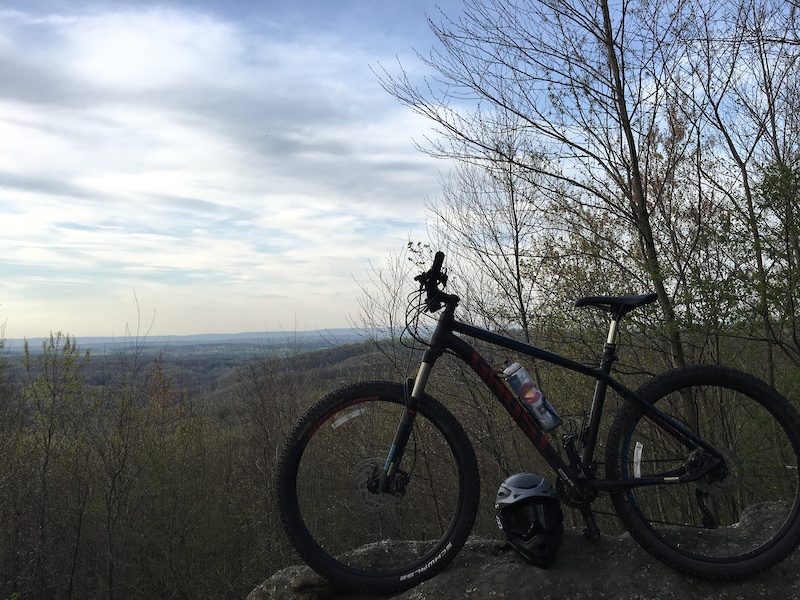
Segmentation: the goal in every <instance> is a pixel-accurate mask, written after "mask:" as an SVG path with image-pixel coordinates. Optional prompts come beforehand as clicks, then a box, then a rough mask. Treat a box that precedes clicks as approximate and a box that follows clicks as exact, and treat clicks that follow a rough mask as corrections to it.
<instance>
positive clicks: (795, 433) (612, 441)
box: [606, 365, 800, 579]
mask: <svg viewBox="0 0 800 600" xmlns="http://www.w3.org/2000/svg"><path fill="white" fill-rule="evenodd" d="M638 393H639V394H640V395H641V396H642V397H643V398H644V399H645V400H647V401H648V402H650V403H652V404H654V405H655V406H656V408H658V409H659V410H661V411H662V412H664V413H666V414H667V415H669V416H670V417H671V418H672V419H673V420H674V421H677V422H678V423H680V424H681V425H682V426H683V427H685V428H686V429H688V430H689V431H691V432H693V433H694V434H696V435H697V436H699V437H700V438H701V439H702V440H704V441H705V442H706V443H708V444H710V445H711V446H712V447H713V449H714V451H713V452H709V451H708V450H703V449H699V448H692V447H689V445H687V444H686V443H681V442H679V441H678V440H677V439H676V437H675V436H674V435H672V434H671V433H670V427H669V425H668V424H666V423H664V422H658V421H659V420H658V419H654V418H650V417H648V415H647V414H646V412H645V410H644V409H643V407H642V405H641V404H640V403H638V402H635V401H632V400H629V401H628V402H627V403H626V404H625V405H624V406H623V408H622V409H621V410H620V412H619V413H618V414H617V417H616V419H615V421H614V423H613V425H612V428H611V430H610V433H609V439H608V444H607V448H606V470H607V476H608V478H609V479H637V478H646V477H648V476H653V475H666V476H669V477H678V476H680V475H681V474H685V473H692V472H695V473H699V472H701V470H702V468H703V465H704V464H705V465H710V464H712V463H711V462H705V461H718V458H719V457H720V456H721V457H722V459H723V461H722V462H715V463H714V464H718V465H719V466H717V467H715V468H713V469H711V470H710V471H708V472H707V473H706V474H705V475H704V476H703V477H702V478H700V479H698V480H696V481H694V482H691V483H683V484H676V483H673V484H664V485H656V486H644V487H634V488H632V489H629V490H626V491H620V492H616V493H614V494H612V500H613V503H614V507H615V509H616V511H617V514H618V515H619V517H620V519H621V521H622V523H623V524H624V525H625V527H626V528H627V529H628V531H629V532H630V533H631V535H632V536H633V537H634V539H636V540H637V542H639V544H640V545H641V546H642V547H643V548H644V549H646V550H647V551H648V552H650V553H651V554H652V555H653V556H655V557H656V558H658V559H659V560H661V561H662V562H664V563H666V564H667V565H669V566H671V567H673V568H675V569H678V570H680V571H683V572H685V573H689V574H692V575H696V576H700V577H705V578H711V579H739V578H743V577H747V576H749V575H752V574H754V573H757V572H759V571H762V570H764V569H767V568H769V567H771V566H773V565H775V564H777V563H778V562H780V561H781V560H783V559H784V558H785V557H786V556H788V555H789V554H790V553H791V552H792V551H793V550H794V549H795V548H796V547H797V545H798V542H799V541H800V518H799V514H800V487H798V470H797V469H798V460H799V459H798V456H799V455H800V419H799V418H798V415H797V412H796V411H795V410H794V408H793V407H792V406H791V405H790V404H789V402H788V401H787V400H786V399H785V398H784V397H783V396H781V395H780V394H779V393H778V392H777V391H776V390H775V389H774V388H771V387H769V386H767V385H766V384H765V383H763V382H762V381H760V380H759V379H756V378H755V377H753V376H751V375H748V374H745V373H742V372H740V371H735V370H732V369H727V368H724V367H716V366H710V365H703V366H693V367H685V368H681V369H676V370H674V371H670V372H668V373H665V374H664V375H661V376H658V377H656V378H654V379H652V380H651V381H649V382H648V383H646V384H644V385H643V386H642V387H641V388H640V389H639V390H638ZM715 455H716V457H715Z"/></svg>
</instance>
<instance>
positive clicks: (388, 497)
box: [353, 457, 402, 512]
mask: <svg viewBox="0 0 800 600" xmlns="http://www.w3.org/2000/svg"><path fill="white" fill-rule="evenodd" d="M384 463H385V459H383V458H378V457H375V458H367V459H366V460H362V461H361V462H360V463H358V465H357V466H356V468H355V469H353V483H354V484H355V487H356V494H357V496H358V498H359V500H360V501H361V504H362V505H363V506H364V508H365V509H366V510H367V511H369V512H379V511H381V510H383V509H385V508H386V507H388V506H392V505H394V504H397V503H398V502H399V501H400V499H401V498H402V494H392V493H386V492H377V491H373V490H374V489H375V485H374V481H375V477H376V476H380V475H379V474H380V472H381V469H382V468H383V465H384ZM370 484H373V485H370Z"/></svg>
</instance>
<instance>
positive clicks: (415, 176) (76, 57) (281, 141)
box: [0, 4, 440, 337]
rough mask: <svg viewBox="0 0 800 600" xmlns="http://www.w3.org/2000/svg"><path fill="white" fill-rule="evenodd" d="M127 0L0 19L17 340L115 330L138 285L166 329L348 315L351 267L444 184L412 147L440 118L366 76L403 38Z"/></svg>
mask: <svg viewBox="0 0 800 600" xmlns="http://www.w3.org/2000/svg"><path fill="white" fill-rule="evenodd" d="M64 6H66V5H64ZM92 6H94V5H92ZM111 6H112V5H104V9H103V10H99V9H97V8H94V9H93V10H84V11H83V12H79V11H69V10H68V9H64V10H63V11H62V12H60V13H58V14H53V13H50V12H46V11H45V12H39V13H32V12H26V11H24V10H17V11H11V10H5V11H0V83H1V84H2V85H0V139H3V140H4V144H3V147H2V148H1V149H0V206H2V214H3V222H4V235H3V236H2V237H0V256H2V259H0V320H3V319H4V318H5V319H7V320H8V327H7V332H6V333H7V335H11V336H12V337H13V336H14V335H15V334H14V332H15V331H18V332H19V333H20V334H21V335H31V336H34V335H42V334H43V333H46V332H47V328H51V329H69V328H73V332H74V328H75V327H77V328H79V329H80V332H82V333H83V334H84V335H90V334H100V335H103V334H106V333H107V329H106V328H111V327H113V326H116V325H118V323H119V322H118V321H113V322H111V321H112V320H113V319H118V318H119V314H118V307H119V305H120V302H123V301H122V300H121V299H122V298H127V300H125V301H124V303H125V304H126V305H128V306H129V305H130V291H131V290H132V289H136V290H137V295H138V296H139V297H140V299H143V298H146V299H147V301H148V302H151V303H152V305H153V306H157V307H158V308H159V309H160V313H161V314H162V317H160V318H159V320H158V322H157V324H158V327H160V328H161V330H162V331H164V332H166V333H188V332H192V331H195V332H207V331H211V330H216V331H235V330H239V329H238V328H240V327H245V325H246V323H250V325H249V327H250V328H252V327H256V329H258V328H260V326H261V325H260V324H263V323H277V322H278V321H280V322H283V323H285V322H286V320H287V318H288V316H290V315H292V314H294V315H298V318H299V319H301V320H302V315H303V314H308V315H310V316H309V317H308V319H307V321H306V324H307V325H308V326H312V327H321V326H336V325H342V324H344V322H345V317H346V315H347V314H348V313H349V312H351V311H352V310H354V308H353V307H354V305H355V295H356V294H357V290H356V289H355V287H354V284H353V283H352V275H353V274H354V273H360V272H361V271H362V270H363V269H365V268H366V266H367V262H368V261H369V260H373V261H374V260H376V259H380V257H382V256H385V255H386V254H387V253H388V252H389V251H391V250H395V249H397V248H398V247H400V246H401V245H402V244H403V243H404V241H405V239H406V236H407V235H408V234H409V232H411V231H412V230H417V231H419V230H421V229H422V227H423V220H424V211H423V208H422V200H423V198H424V197H425V196H426V195H429V194H432V193H436V190H437V187H438V183H437V179H438V178H437V171H438V168H439V166H440V165H439V164H438V163H435V162H434V161H432V160H431V159H428V158H427V157H425V156H423V155H420V154H418V153H417V152H416V151H414V149H413V146H412V141H411V138H412V137H421V136H422V135H424V133H425V132H426V131H427V124H426V123H423V122H421V121H420V120H419V119H418V118H417V117H415V116H414V115H413V114H411V113H409V112H407V111H405V110H404V109H402V108H401V107H399V105H397V104H396V103H395V102H394V101H393V100H392V99H391V98H388V97H386V94H385V93H384V92H383V91H382V90H381V89H380V86H379V85H378V83H377V81H375V78H374V76H373V75H372V73H371V72H370V70H369V63H371V62H372V63H374V62H376V61H377V60H379V59H381V58H383V55H381V54H380V52H384V51H386V52H388V49H386V48H383V47H382V48H381V50H380V52H378V55H376V54H375V52H376V47H375V46H374V45H372V46H370V47H371V48H372V50H369V51H367V50H365V46H364V45H363V44H360V43H359V42H356V41H355V40H356V39H357V38H356V37H354V36H353V35H349V34H348V32H345V31H338V32H327V33H321V34H320V33H319V31H312V30H310V31H308V32H304V31H292V32H291V33H289V34H287V33H286V32H285V31H284V30H283V29H282V28H281V27H280V26H279V25H280V24H279V23H277V22H274V23H272V24H271V25H270V26H265V27H263V28H261V29H258V28H254V27H253V26H252V24H251V25H250V26H246V25H245V23H246V22H247V20H246V19H243V18H241V15H237V16H236V18H234V17H231V18H229V19H221V18H220V17H219V15H216V14H214V13H212V12H210V11H208V10H206V11H198V10H194V9H186V8H180V5H174V7H173V8H163V7H160V6H155V5H153V6H147V5H144V8H137V9H136V10H134V9H132V8H130V7H126V5H124V4H115V5H113V6H115V7H120V8H117V9H116V10H112V9H111V8H110V7H111ZM139 6H140V5H137V7H139ZM232 6H233V7H234V8H239V9H241V5H238V4H234V5H232ZM84 8H85V6H84ZM351 33H352V32H351ZM233 298H235V300H233ZM267 299H269V301H268V302H267ZM265 302H266V304H265ZM226 303H228V305H229V309H230V313H231V314H235V315H236V318H232V317H231V314H229V315H228V316H227V317H226V318H225V319H223V318H222V316H221V315H222V313H223V312H225V311H224V309H223V307H224V306H225V305H226ZM55 305H57V306H55ZM111 306H113V307H115V308H114V309H111V308H109V307H111ZM87 307H91V308H90V310H86V309H87ZM209 307H216V308H213V310H212V308H209ZM192 311H196V312H197V314H198V315H202V314H206V313H208V315H207V317H206V318H205V320H204V319H203V318H202V317H200V316H197V317H194V316H192V317H190V316H189V314H188V313H190V312H192ZM248 314H249V315H250V317H249V320H248V319H247V315H248ZM41 315H49V316H48V317H47V318H46V319H44V318H42V317H41ZM211 315H214V316H213V317H212V316H211ZM59 319H63V320H64V321H65V322H63V323H60V322H58V320H59ZM214 319H219V322H218V323H214ZM198 321H200V322H202V323H203V328H201V329H200V330H193V329H192V328H193V327H195V326H196V324H197V322H198ZM72 324H74V325H72ZM31 327H38V329H36V330H32V329H31ZM268 327H269V326H268ZM43 328H44V329H43Z"/></svg>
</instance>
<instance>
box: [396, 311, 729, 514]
mask: <svg viewBox="0 0 800 600" xmlns="http://www.w3.org/2000/svg"><path fill="white" fill-rule="evenodd" d="M457 304H458V299H457V298H456V297H453V299H452V300H451V301H446V302H445V307H444V310H443V312H442V314H441V315H440V317H439V320H438V322H437V325H436V328H435V329H434V331H433V333H432V335H431V338H430V342H429V345H428V348H427V349H426V351H425V354H424V356H423V359H422V364H421V365H420V367H419V371H418V373H417V377H416V379H415V380H414V382H413V389H412V391H411V393H410V394H408V398H407V405H406V411H405V413H404V414H403V418H402V419H401V422H400V424H399V426H398V429H397V432H396V434H395V439H394V443H393V444H392V448H391V450H390V452H389V457H388V458H387V461H386V465H385V468H384V472H383V475H384V478H383V480H384V481H387V479H388V478H390V477H391V476H392V474H393V473H394V472H395V471H396V470H398V469H399V464H400V461H401V459H402V456H403V453H404V451H405V447H406V443H407V441H408V439H409V435H410V432H411V428H412V426H413V421H414V416H415V415H416V411H417V406H418V404H419V403H420V402H424V392H425V386H426V384H427V382H428V378H429V376H430V374H431V371H432V369H433V366H434V364H435V363H436V361H437V360H438V359H439V358H440V357H441V356H442V355H443V354H444V353H445V352H446V351H450V352H452V353H453V354H455V355H456V356H457V357H458V358H459V359H461V360H462V361H464V363H466V364H467V365H468V366H469V367H470V369H472V371H474V372H475V373H476V374H477V375H478V377H479V378H480V379H481V380H482V381H483V382H484V383H485V384H486V386H487V387H488V388H489V389H490V390H491V392H492V394H493V395H494V396H495V397H496V398H497V400H498V401H499V402H500V403H501V404H502V405H503V407H504V408H505V409H506V411H508V413H509V415H511V417H512V418H513V419H514V421H515V422H516V424H517V426H518V427H519V428H520V429H521V430H522V431H523V432H524V433H525V435H526V436H527V438H528V439H529V440H530V442H531V444H532V445H533V446H534V448H536V450H537V451H538V452H539V453H540V454H541V455H542V457H543V458H544V459H545V460H546V461H547V463H548V464H549V465H550V466H551V467H552V469H553V470H554V471H555V473H556V474H557V475H558V477H559V478H560V479H561V480H562V481H563V482H564V483H565V484H566V485H568V486H569V487H570V488H572V490H573V491H576V492H579V493H578V496H579V497H582V498H584V499H585V500H586V501H587V502H589V501H591V499H592V498H593V497H594V496H596V494H597V492H598V491H609V492H614V491H621V490H625V489H631V488H634V487H641V486H647V485H664V484H681V483H687V482H690V481H695V480H697V479H700V478H702V477H703V476H705V475H706V473H708V472H709V471H710V470H711V469H712V468H713V466H714V465H713V464H711V465H709V466H707V467H705V468H701V469H697V468H694V469H692V470H691V472H689V468H682V469H679V470H678V471H674V472H670V473H664V474H660V475H655V476H647V477H641V478H633V479H618V480H611V479H595V478H594V475H593V461H594V451H595V447H596V444H597V436H598V432H599V428H600V421H601V417H602V412H603V406H604V404H605V398H606V391H607V389H608V387H611V388H612V389H613V390H614V391H616V392H617V393H618V394H619V395H620V396H621V397H622V398H623V399H626V400H632V401H634V402H638V403H640V404H641V405H642V407H643V408H644V414H645V415H646V416H647V418H649V419H650V420H651V421H653V422H654V423H655V424H657V425H658V426H659V427H661V428H662V429H663V430H664V431H665V432H666V433H668V434H669V435H671V436H672V437H674V438H675V439H677V440H678V441H679V442H681V443H682V444H684V445H685V446H686V447H687V449H688V450H690V451H691V450H696V449H698V448H702V449H704V450H706V451H708V452H709V453H710V454H711V455H712V456H714V457H717V458H721V457H720V455H719V453H718V451H716V450H715V449H714V448H713V447H712V446H710V445H709V444H707V443H706V442H705V441H703V440H702V439H701V438H699V437H697V436H696V435H695V434H694V433H692V432H691V431H689V430H687V429H686V428H684V427H683V426H682V425H681V424H680V423H678V422H677V421H675V420H674V419H673V418H671V417H670V416H668V415H666V414H665V413H663V412H661V411H660V410H659V409H658V408H657V407H655V406H654V405H653V404H652V403H650V402H648V401H647V400H646V399H644V398H643V397H641V396H640V395H639V394H637V393H636V392H635V391H633V390H631V389H630V388H628V387H626V386H625V385H623V384H622V383H620V382H619V381H617V380H616V379H614V378H613V377H612V376H611V366H612V364H613V362H614V360H615V359H616V351H617V344H616V339H617V330H618V325H619V319H618V318H615V317H612V320H611V324H610V327H609V333H608V338H607V340H606V343H605V345H604V348H603V354H602V358H601V361H600V365H599V366H598V367H591V366H588V365H585V364H583V363H580V362H577V361H574V360H572V359H569V358H566V357H564V356H560V355H558V354H554V353H552V352H548V351H547V350H543V349H542V348H539V347H537V346H534V345H531V344H526V343H524V342H520V341H518V340H515V339H513V338H509V337H506V336H502V335H499V334H496V333H493V332H491V331H488V330H485V329H480V328H478V327H474V326H472V325H468V324H466V323H462V322H460V321H457V320H456V319H455V317H454V311H455V307H456V305H457ZM456 334H462V335H465V336H469V337H472V338H475V339H479V340H482V341H485V342H488V343H490V344H492V345H495V346H499V347H502V348H506V349H508V350H511V351H513V352H515V353H518V354H523V355H526V356H530V357H532V358H535V359H539V360H543V361H545V362H548V363H552V364H555V365H557V366H560V367H563V368H565V369H568V370H570V371H574V372H577V373H580V374H582V375H585V376H587V377H591V378H593V379H595V380H596V384H595V390H594V397H593V399H592V405H591V411H590V413H589V423H588V426H586V428H585V431H584V433H585V435H582V436H581V448H580V450H581V452H580V453H578V452H576V451H574V449H572V448H571V447H568V442H567V439H568V438H573V439H574V436H569V435H566V436H565V438H564V447H565V450H566V451H567V455H568V458H569V459H570V462H569V463H568V462H566V461H565V460H564V459H563V458H562V456H561V454H560V453H559V452H558V450H556V449H555V448H554V447H553V445H552V444H551V443H550V441H549V440H548V438H547V436H546V435H545V433H544V432H543V431H542V429H541V427H540V426H539V424H538V423H537V422H536V420H535V419H534V418H533V417H532V416H531V414H530V413H529V412H528V411H527V410H526V409H525V407H524V406H523V405H522V402H521V401H520V400H519V399H518V398H517V397H516V396H515V395H514V394H513V392H512V391H511V390H510V389H509V388H508V386H506V384H505V383H504V381H503V380H502V378H501V377H500V376H499V375H498V374H497V373H496V372H495V370H494V369H493V368H492V366H491V365H490V364H489V363H488V361H487V360H486V359H485V358H484V357H483V356H481V354H480V353H479V352H478V351H477V350H475V349H474V348H473V347H472V346H471V345H470V344H469V343H467V342H466V341H465V340H464V339H462V338H461V337H459V336H458V335H456ZM570 443H572V442H571V440H570Z"/></svg>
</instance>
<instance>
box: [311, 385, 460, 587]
mask: <svg viewBox="0 0 800 600" xmlns="http://www.w3.org/2000/svg"><path fill="white" fill-rule="evenodd" d="M404 410H405V408H404V406H403V405H402V404H398V403H397V402H394V401H390V400H381V399H379V398H377V397H367V398H360V399H356V400H354V401H352V402H348V403H346V405H343V406H341V407H339V408H337V409H335V410H332V411H330V412H328V413H327V414H326V415H325V416H324V417H323V418H321V419H320V420H319V421H318V422H317V423H316V424H315V425H314V427H313V428H312V434H311V436H310V438H309V439H308V441H307V444H306V447H305V449H304V451H303V454H302V457H301V458H300V461H299V464H298V469H297V477H296V494H297V500H298V507H299V511H300V517H301V519H302V521H303V523H304V525H305V528H306V529H307V532H308V535H309V537H310V539H312V540H313V544H315V545H316V546H317V547H318V548H319V549H321V550H322V551H323V552H324V553H325V554H326V555H327V556H328V558H329V560H332V561H335V562H336V563H339V564H340V565H344V566H345V567H346V568H348V569H350V570H352V571H354V572H358V573H361V574H363V575H365V576H374V575H384V576H385V575H387V574H391V573H392V572H398V573H402V572H404V571H407V570H408V569H409V568H413V566H414V565H415V564H417V563H420V562H423V563H424V562H425V561H426V560H428V559H429V557H430V556H431V554H435V553H437V552H438V548H439V545H440V542H441V540H443V539H446V538H447V536H448V534H449V531H450V529H451V527H452V526H453V524H454V523H455V521H456V519H457V516H458V511H459V507H460V506H461V500H462V494H463V491H462V489H461V486H460V474H459V469H458V465H457V462H456V459H455V457H454V455H453V451H452V449H451V447H450V444H449V443H448V440H447V439H446V437H445V436H444V434H443V433H442V431H441V430H440V429H439V428H437V427H436V426H435V425H434V424H433V423H431V421H430V420H428V419H427V418H426V417H425V415H424V414H422V413H420V414H418V415H417V417H416V419H415V423H414V430H413V434H412V438H411V440H409V444H408V447H407V449H406V453H405V456H404V459H403V469H404V470H407V471H408V474H409V476H410V481H409V483H408V485H407V486H406V487H405V488H403V489H402V491H401V492H396V493H394V494H386V493H375V492H374V491H371V489H370V488H371V487H372V488H374V486H370V479H371V478H372V474H373V472H374V471H375V469H381V468H382V467H383V463H384V461H385V456H386V453H387V452H388V450H389V447H390V446H391V441H392V439H393V436H394V432H395V430H396V428H397V424H398V422H399V420H400V417H401V415H402V413H403V411H404Z"/></svg>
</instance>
